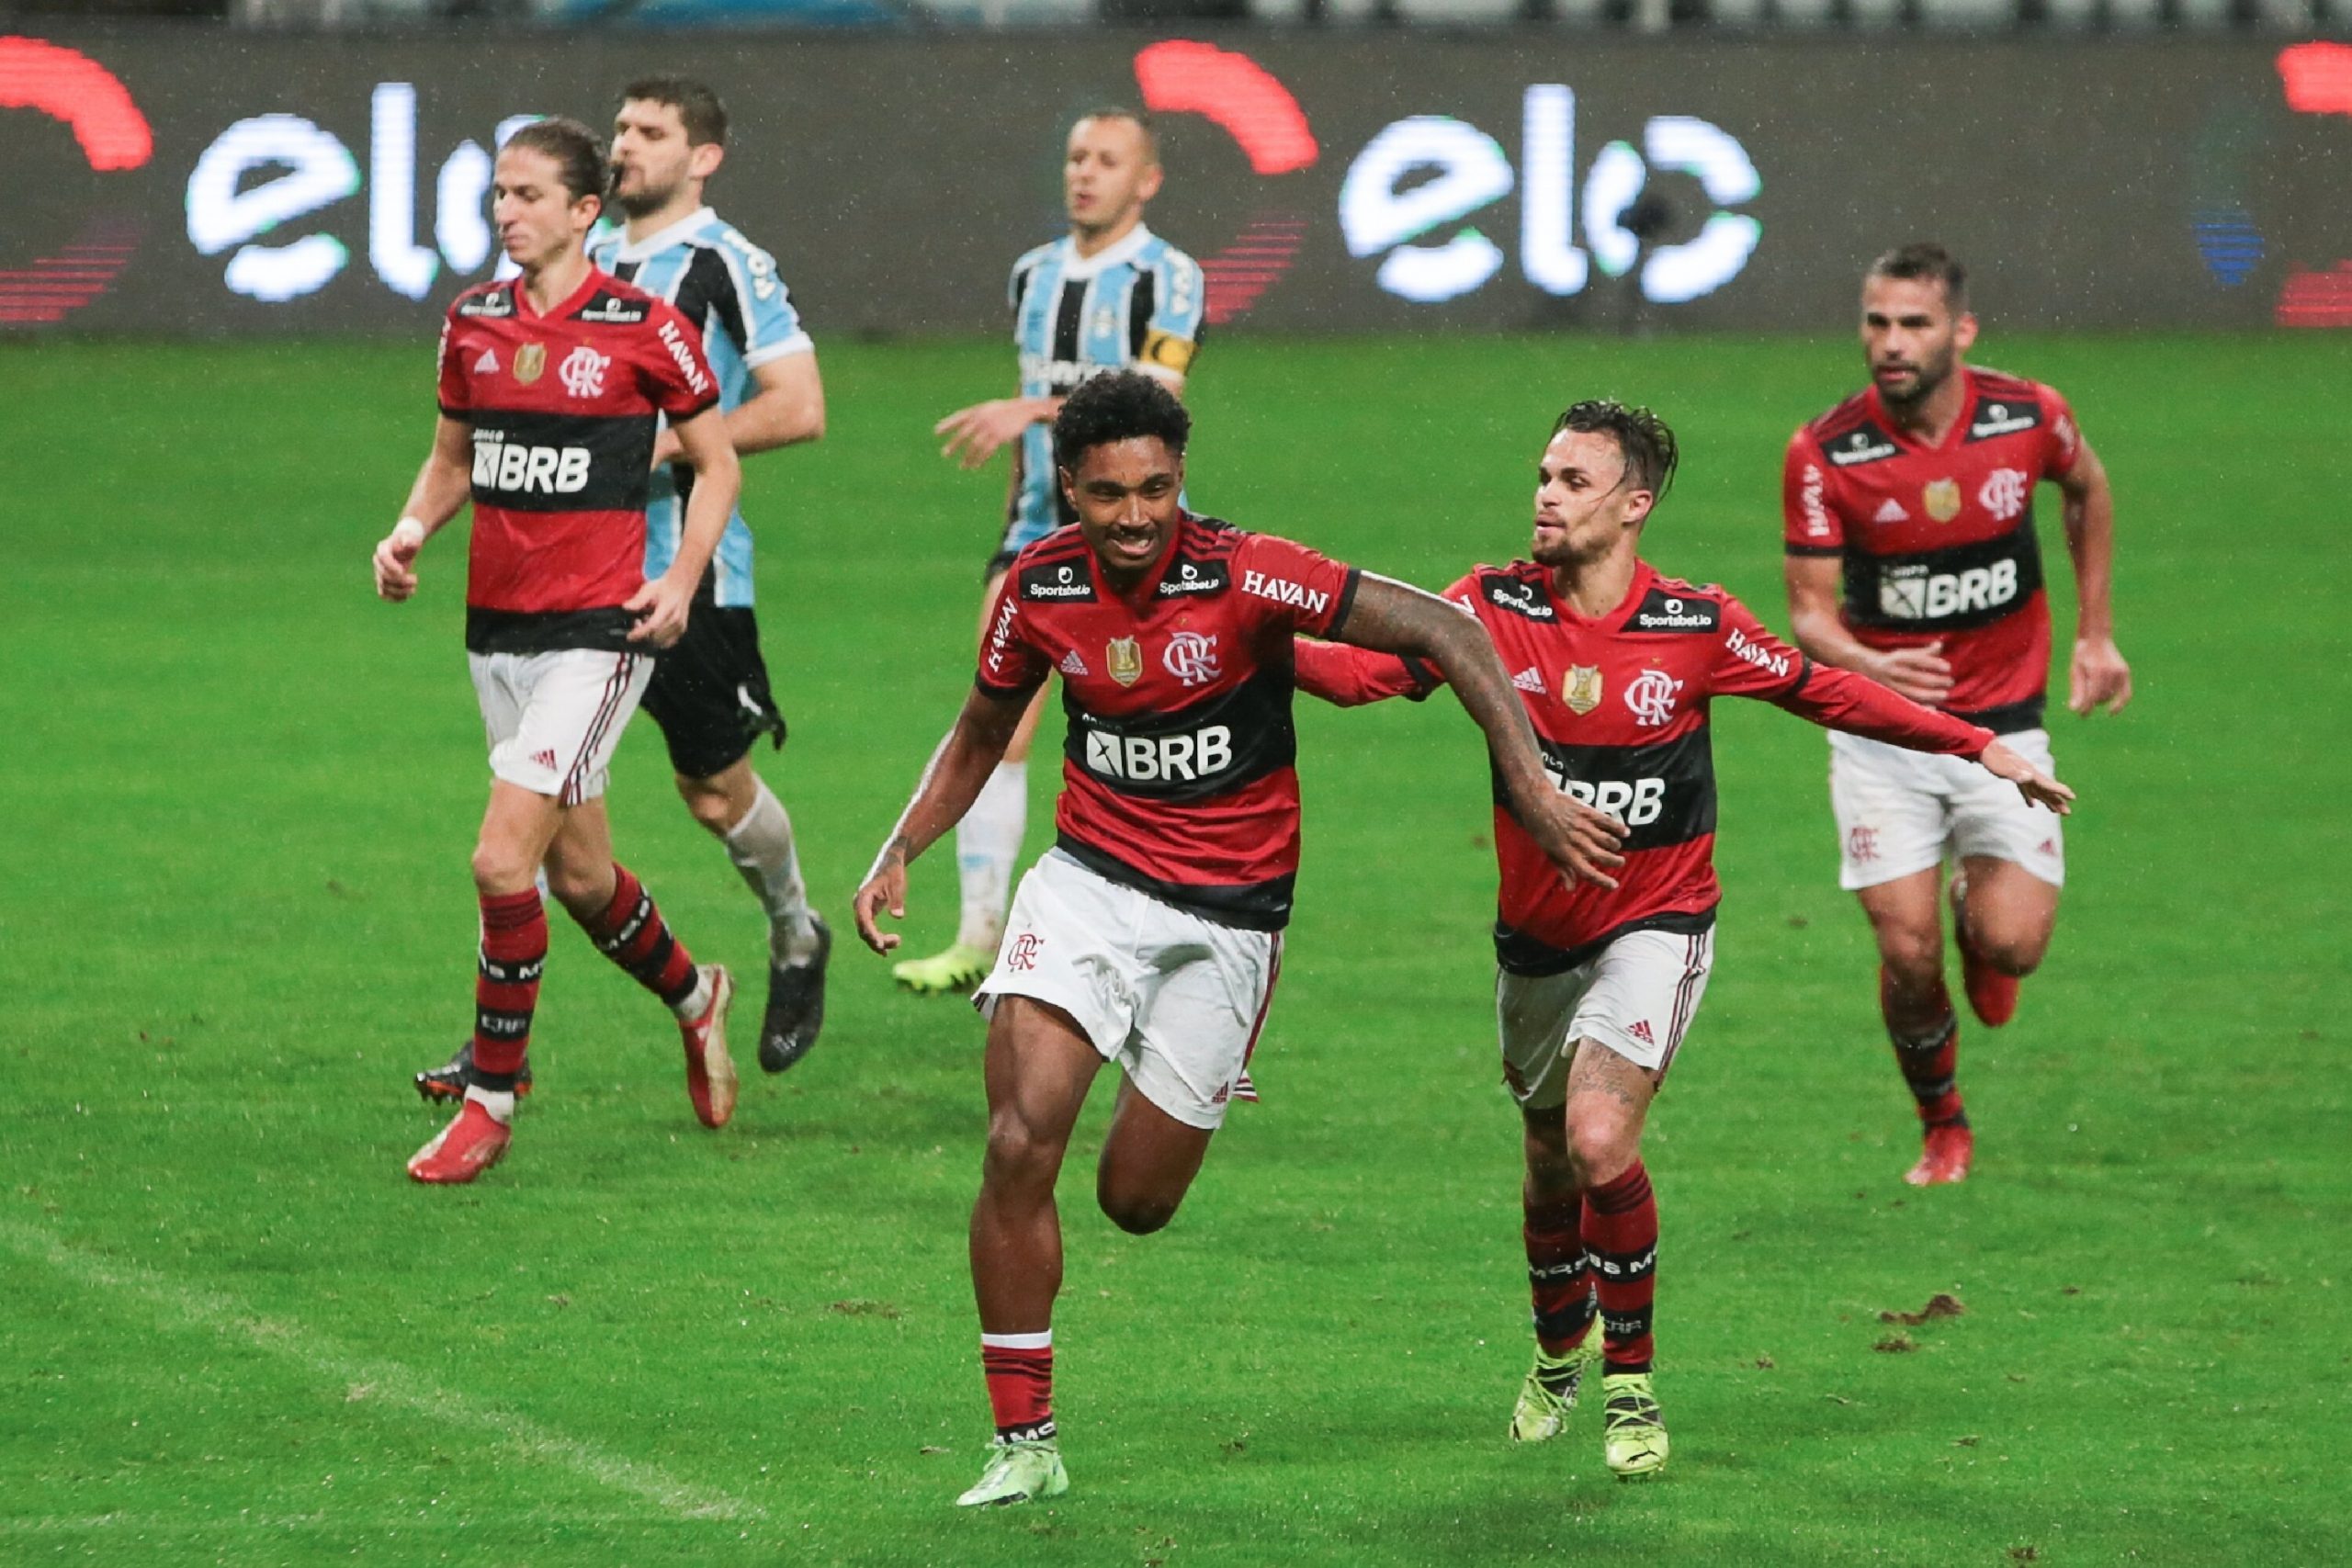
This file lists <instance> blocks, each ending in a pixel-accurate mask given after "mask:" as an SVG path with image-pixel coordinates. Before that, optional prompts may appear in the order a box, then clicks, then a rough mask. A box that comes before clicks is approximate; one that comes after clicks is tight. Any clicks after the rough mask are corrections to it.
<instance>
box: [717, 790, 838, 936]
mask: <svg viewBox="0 0 2352 1568" xmlns="http://www.w3.org/2000/svg"><path fill="white" fill-rule="evenodd" d="M759 785H760V793H759V795H757V797H755V798H754V799H753V800H752V809H751V810H749V811H746V812H745V813H743V819H742V820H741V822H738V823H736V824H735V826H734V827H732V828H730V829H728V832H727V839H726V843H727V858H728V859H729V860H731V861H733V862H734V863H735V869H736V870H737V871H739V872H741V874H742V876H743V881H744V884H745V886H749V887H750V888H751V890H752V897H755V898H757V899H758V900H759V901H760V907H761V908H763V909H765V910H766V911H767V912H768V955H769V958H770V960H771V961H772V962H774V963H776V964H799V963H804V962H806V961H807V960H808V959H809V957H811V956H812V955H813V954H814V953H816V951H817V928H816V926H815V925H813V924H812V923H810V921H809V887H808V885H807V884H806V883H804V882H802V881H801V880H800V854H799V852H798V851H797V850H796V849H795V848H794V847H793V842H792V818H791V817H790V816H789V815H788V814H787V813H786V811H785V809H784V802H782V801H781V800H778V799H777V798H776V797H775V791H774V790H771V789H769V788H768V786H767V781H766V780H765V779H762V780H760V781H759Z"/></svg>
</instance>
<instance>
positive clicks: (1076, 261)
mask: <svg viewBox="0 0 2352 1568" xmlns="http://www.w3.org/2000/svg"><path fill="white" fill-rule="evenodd" d="M1151 240H1152V234H1151V231H1150V230H1149V229H1147V228H1145V227H1144V226H1143V225H1142V224H1141V223H1138V224H1136V226H1135V227H1134V228H1132V229H1130V230H1128V231H1127V233H1126V237H1125V239H1122V240H1120V241H1118V242H1117V243H1114V244H1112V245H1111V246H1109V247H1108V248H1106V249H1103V250H1100V251H1097V252H1095V253H1094V254H1092V255H1091V256H1081V255H1080V254H1078V242H1077V241H1076V240H1072V239H1069V238H1067V237H1065V238H1064V239H1063V241H1062V243H1063V244H1064V245H1066V246H1067V247H1069V260H1068V261H1065V262H1064V263H1063V264H1062V276H1064V277H1078V278H1086V277H1092V276H1094V275H1095V274H1097V273H1100V272H1107V271H1108V270H1110V269H1111V268H1112V267H1114V266H1117V265H1119V264H1120V263H1121V262H1131V261H1133V260H1135V259H1136V256H1137V255H1138V254H1141V253H1142V251H1143V248H1144V247H1145V246H1146V245H1148V244H1149V243H1151Z"/></svg>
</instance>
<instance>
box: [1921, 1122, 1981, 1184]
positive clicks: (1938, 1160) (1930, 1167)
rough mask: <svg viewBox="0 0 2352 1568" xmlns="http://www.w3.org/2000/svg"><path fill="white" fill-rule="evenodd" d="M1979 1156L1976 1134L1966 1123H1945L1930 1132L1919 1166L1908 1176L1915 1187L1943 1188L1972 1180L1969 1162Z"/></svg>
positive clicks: (1929, 1130) (1930, 1129)
mask: <svg viewBox="0 0 2352 1568" xmlns="http://www.w3.org/2000/svg"><path fill="white" fill-rule="evenodd" d="M1975 1153H1976V1134H1973V1133H1972V1132H1970V1131H1969V1130H1968V1123H1967V1122H1942V1123H1940V1124H1939V1125H1937V1126H1933V1127H1930V1128H1928V1139H1927V1145H1926V1146H1925V1147H1923V1148H1922V1149H1921V1150H1920V1151H1919V1163H1918V1164H1917V1165H1915V1166H1913V1167H1912V1168H1910V1169H1909V1170H1908V1171H1907V1172H1905V1174H1904V1178H1903V1179H1904V1180H1905V1181H1907V1182H1909V1183H1910V1184H1911V1185H1912V1186H1914V1187H1941V1186H1943V1185H1945V1184H1946V1183H1948V1182H1953V1181H1965V1180H1967V1179H1968V1162H1969V1160H1970V1159H1971V1158H1973V1156H1974V1155H1975Z"/></svg>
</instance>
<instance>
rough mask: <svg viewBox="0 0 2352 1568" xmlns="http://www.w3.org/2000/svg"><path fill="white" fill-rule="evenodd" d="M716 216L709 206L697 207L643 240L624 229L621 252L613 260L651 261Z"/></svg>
mask: <svg viewBox="0 0 2352 1568" xmlns="http://www.w3.org/2000/svg"><path fill="white" fill-rule="evenodd" d="M714 216H715V214H713V213H712V211H711V210H710V209H709V208H707V207H697V208H695V209H694V210H693V211H692V212H689V213H687V214H686V215H685V216H684V218H681V219H679V220H677V221H676V222H675V223H673V224H671V225H670V226H669V227H668V228H667V229H657V230H655V231H653V232H652V233H650V234H648V235H647V236H645V238H643V239H642V240H632V239H630V238H628V230H627V229H623V230H622V231H621V248H620V252H619V254H616V256H614V257H613V260H614V262H615V264H616V265H617V264H619V263H621V262H641V261H651V260H652V259H653V258H654V256H655V255H656V254H659V253H661V252H662V251H665V250H667V249H669V248H670V247H671V246H672V245H674V244H676V243H678V242H679V241H681V240H683V239H684V238H685V237H686V236H687V235H688V234H690V233H692V232H694V231H695V230H696V229H699V228H701V227H702V226H703V225H704V224H705V223H707V222H708V221H710V220H711V219H712V217H714Z"/></svg>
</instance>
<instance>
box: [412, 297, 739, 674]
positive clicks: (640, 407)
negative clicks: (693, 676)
mask: <svg viewBox="0 0 2352 1568" xmlns="http://www.w3.org/2000/svg"><path fill="white" fill-rule="evenodd" d="M440 360H441V362H440V391H441V412H443V413H444V414H446V415H447V416H448V417H449V418H451V419H454V420H462V421H464V422H465V423H467V424H469V425H470V426H471V427H472V430H473V502H474V524H473V538H472V541H471V546H470V548H469V554H468V570H467V577H466V646H467V647H468V648H469V649H473V650H474V651H475V652H478V653H526V652H529V653H537V652H545V651H548V650H549V649H560V648H603V649H615V650H621V651H626V650H628V649H629V648H630V646H631V645H630V644H629V642H628V627H629V616H628V613H627V612H626V611H624V610H622V609H621V608H620V606H621V605H622V604H625V603H627V602H628V599H629V598H630V597H631V596H632V595H633V594H635V593H636V592H637V591H638V590H639V588H640V587H642V586H644V583H645V492H646V481H647V477H648V469H649V468H650V465H651V463H652V461H653V431H654V424H655V422H656V421H657V420H658V419H661V418H663V417H667V418H669V419H671V420H673V421H674V420H681V419H686V418H690V417H692V416H693V415H695V414H698V413H700V412H703V411H704V410H705V409H707V408H709V407H710V406H711V405H712V403H713V402H714V401H715V400H717V398H718V386H717V384H716V382H714V380H713V379H712V378H711V374H710V367H709V366H708V365H707V364H706V363H705V362H704V360H703V356H702V348H701V345H700V344H699V342H698V341H697V339H696V336H695V332H694V329H693V328H692V327H690V326H688V325H687V324H686V321H685V318H684V317H683V316H681V315H679V314H678V312H677V311H676V310H673V309H672V308H671V307H670V306H669V305H667V304H665V303H663V302H662V301H661V300H659V299H654V298H652V297H651V296H650V295H648V294H645V293H643V292H641V291H639V290H638V289H635V288H630V287H629V286H628V284H626V283H622V282H620V281H619V280H618V279H616V278H614V277H611V276H606V275H605V274H604V273H602V272H599V271H597V270H596V269H595V268H594V267H591V268H590V269H589V271H588V276H586V277H585V278H584V279H582V282H581V285H580V287H579V288H576V289H574V290H573V291H572V294H571V298H570V299H566V300H565V301H564V302H563V303H562V304H560V305H559V306H557V307H556V308H555V309H554V310H550V311H548V313H547V314H546V315H544V316H542V315H540V314H539V313H538V312H537V310H533V309H532V308H531V302H530V300H529V299H528V298H527V297H526V295H525V294H524V291H523V282H522V280H521V279H520V278H510V279H506V280H503V281H499V282H493V283H485V284H481V285H479V286H477V287H475V288H469V289H467V290H466V291H465V292H464V293H463V294H460V295H458V298H457V299H456V300H455V301H453V302H452V303H451V304H450V306H449V314H448V319H447V322H446V323H445V324H444V326H443V327H442V331H441V355H440Z"/></svg>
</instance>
